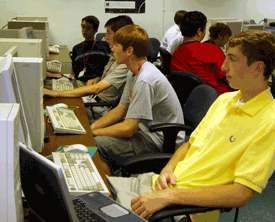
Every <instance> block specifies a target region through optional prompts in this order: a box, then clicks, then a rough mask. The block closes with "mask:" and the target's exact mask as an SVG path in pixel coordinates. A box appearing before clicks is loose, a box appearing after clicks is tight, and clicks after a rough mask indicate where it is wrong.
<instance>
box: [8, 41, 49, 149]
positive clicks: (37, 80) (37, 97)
mask: <svg viewBox="0 0 275 222" xmlns="http://www.w3.org/2000/svg"><path fill="white" fill-rule="evenodd" d="M8 54H11V55H12V57H13V64H14V67H15V71H16V72H15V73H16V78H17V80H18V88H19V91H20V94H21V99H22V103H23V105H24V108H25V115H26V121H27V124H28V126H29V131H30V140H31V144H32V148H33V149H34V150H35V151H37V152H41V151H42V150H43V147H44V112H43V88H44V84H43V71H42V68H43V63H42V59H41V58H24V57H17V46H14V47H11V48H10V49H9V50H8V51H7V52H6V53H5V54H4V56H7V55H8Z"/></svg>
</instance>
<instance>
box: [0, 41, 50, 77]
mask: <svg viewBox="0 0 275 222" xmlns="http://www.w3.org/2000/svg"><path fill="white" fill-rule="evenodd" d="M12 46H18V57H26V58H28V57H29V58H43V78H44V79H45V78H46V72H47V71H46V69H47V68H46V52H45V48H43V47H42V46H43V40H42V39H20V38H17V39H15V38H0V56H3V55H4V53H6V52H7V51H8V50H9V49H10V48H11V47H12Z"/></svg>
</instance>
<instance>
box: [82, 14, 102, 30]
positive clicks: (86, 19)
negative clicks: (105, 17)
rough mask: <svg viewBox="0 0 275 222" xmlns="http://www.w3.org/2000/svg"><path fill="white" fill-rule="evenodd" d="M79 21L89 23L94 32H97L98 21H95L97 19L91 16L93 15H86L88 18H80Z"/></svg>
mask: <svg viewBox="0 0 275 222" xmlns="http://www.w3.org/2000/svg"><path fill="white" fill-rule="evenodd" d="M81 21H82V22H83V21H86V22H89V23H91V24H92V26H93V29H94V31H96V30H98V26H99V20H98V19H97V17H95V16H93V15H88V16H86V17H84V18H82V20H81Z"/></svg>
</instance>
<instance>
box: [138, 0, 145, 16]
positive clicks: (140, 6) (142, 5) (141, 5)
mask: <svg viewBox="0 0 275 222" xmlns="http://www.w3.org/2000/svg"><path fill="white" fill-rule="evenodd" d="M145 2H146V0H144V2H143V3H142V4H141V5H140V6H139V9H138V13H140V9H141V6H143V5H144V4H145Z"/></svg>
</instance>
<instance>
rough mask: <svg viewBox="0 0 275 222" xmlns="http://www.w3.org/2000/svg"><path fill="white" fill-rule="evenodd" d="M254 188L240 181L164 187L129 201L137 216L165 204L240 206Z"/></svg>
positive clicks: (160, 207)
mask: <svg viewBox="0 0 275 222" xmlns="http://www.w3.org/2000/svg"><path fill="white" fill-rule="evenodd" d="M253 194H254V190H252V189H250V188H249V187H246V186H244V185H242V184H240V183H233V184H229V185H221V186H215V187H206V188H199V189H193V190H192V189H183V188H175V189H165V190H160V191H155V192H150V193H144V194H141V195H139V196H138V197H136V198H133V199H132V201H131V207H132V210H133V211H134V212H135V213H136V214H138V215H139V216H141V217H143V218H145V217H146V216H148V215H150V214H152V213H155V212H157V211H159V210H161V209H163V208H164V207H166V206H169V205H174V204H181V205H192V206H202V207H221V208H222V207H242V206H244V205H245V204H246V203H247V201H248V200H249V199H250V198H251V197H252V196H253Z"/></svg>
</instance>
